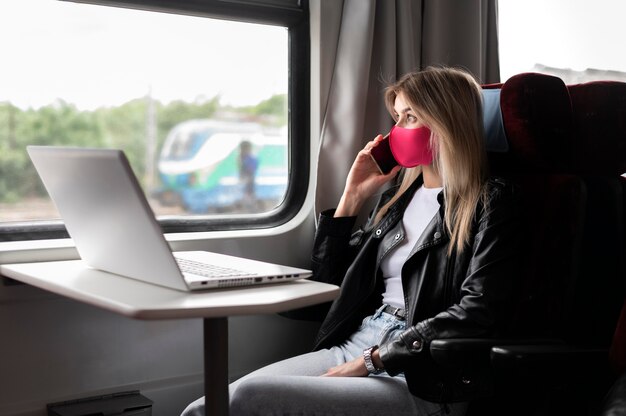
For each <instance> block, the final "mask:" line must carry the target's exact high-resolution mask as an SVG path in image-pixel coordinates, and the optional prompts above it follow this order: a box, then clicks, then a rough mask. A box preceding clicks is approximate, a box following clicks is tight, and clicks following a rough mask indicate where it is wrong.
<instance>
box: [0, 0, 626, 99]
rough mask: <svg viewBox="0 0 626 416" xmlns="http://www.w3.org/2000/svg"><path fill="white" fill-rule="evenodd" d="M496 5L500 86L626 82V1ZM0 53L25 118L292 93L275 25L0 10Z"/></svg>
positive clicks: (2, 90) (8, 95) (55, 9)
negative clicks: (617, 75) (582, 78)
mask: <svg viewBox="0 0 626 416" xmlns="http://www.w3.org/2000/svg"><path fill="white" fill-rule="evenodd" d="M498 7H499V32H500V33H499V36H500V58H501V74H502V81H505V80H506V79H507V78H508V77H510V76H511V75H514V74H516V73H519V72H524V71H528V70H530V69H532V67H533V66H534V65H535V64H537V63H540V64H543V65H547V66H552V67H557V68H571V69H574V70H584V69H586V68H595V69H613V70H618V71H624V72H626V53H624V52H623V50H624V49H626V48H625V47H624V45H623V44H624V41H625V40H626V25H625V24H624V23H623V20H624V16H626V1H624V0H593V1H591V0H499V5H498ZM0 45H1V49H0V50H1V51H2V52H1V53H2V55H1V56H2V58H1V59H2V65H0V102H6V101H10V102H12V103H13V104H15V105H17V106H19V107H21V108H28V107H33V108H38V107H41V106H43V105H48V104H50V103H53V102H54V101H55V100H56V99H58V98H62V99H63V100H64V101H66V102H70V103H72V104H74V105H76V106H77V107H78V108H80V109H94V108H97V107H99V106H103V105H105V106H113V105H119V104H122V103H124V102H127V101H129V100H131V99H134V98H138V97H144V96H146V95H147V94H148V93H150V94H152V96H153V97H154V98H156V99H159V100H161V101H163V102H169V101H172V100H177V99H182V100H185V101H194V100H196V99H200V100H201V99H202V98H203V97H204V98H207V99H208V98H212V97H214V96H216V95H220V97H221V102H222V103H223V104H232V105H236V106H240V105H251V104H256V103H258V102H259V101H261V100H263V99H266V98H269V97H270V96H272V95H274V94H282V93H286V92H287V31H286V29H285V28H281V27H271V26H260V25H252V24H244V23H235V22H226V21H219V20H213V19H206V18H198V17H190V16H179V15H172V14H164V13H151V12H141V11H135V10H127V9H120V8H114V7H104V6H93V5H85V4H77V3H72V2H61V1H56V0H1V1H0ZM111 45H114V46H111ZM274 46H276V47H274Z"/></svg>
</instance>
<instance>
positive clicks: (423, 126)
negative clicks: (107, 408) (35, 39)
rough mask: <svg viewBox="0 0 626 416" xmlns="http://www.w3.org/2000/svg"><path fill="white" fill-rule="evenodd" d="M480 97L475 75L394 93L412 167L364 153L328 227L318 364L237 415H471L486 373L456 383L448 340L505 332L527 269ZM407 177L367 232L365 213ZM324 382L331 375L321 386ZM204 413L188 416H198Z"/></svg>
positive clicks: (272, 374) (296, 364) (241, 397)
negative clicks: (442, 356)
mask: <svg viewBox="0 0 626 416" xmlns="http://www.w3.org/2000/svg"><path fill="white" fill-rule="evenodd" d="M481 97H482V95H481V92H480V87H479V85H478V84H477V83H476V81H475V80H474V79H473V78H472V77H471V76H470V75H469V74H467V73H466V72H463V71H461V70H457V69H451V68H428V69H426V70H424V71H420V72H413V73H409V74H407V75H405V76H404V77H402V78H401V79H400V80H399V81H398V82H396V83H395V84H393V85H391V86H390V87H388V89H387V90H386V93H385V100H386V104H387V108H388V109H389V111H390V113H391V114H392V116H393V118H394V120H395V121H396V124H395V126H394V128H393V129H392V131H391V134H390V137H389V140H390V142H389V144H390V145H391V149H392V151H393V156H394V158H395V159H396V160H397V161H398V163H400V164H401V165H403V167H402V168H401V167H400V166H397V167H395V168H393V169H392V170H391V172H390V173H388V174H382V173H381V172H380V171H379V170H378V168H377V165H376V163H375V162H374V161H373V159H372V157H371V152H372V149H373V148H375V147H377V146H380V145H381V142H382V140H384V139H383V137H382V136H381V135H379V136H377V137H376V138H375V139H374V140H373V141H371V142H369V143H368V144H367V145H366V146H365V148H364V149H363V150H361V151H360V152H359V154H358V155H357V157H356V159H355V161H354V163H353V165H352V168H351V170H350V173H349V175H348V178H347V180H346V185H345V189H344V192H343V195H342V197H341V200H340V202H339V205H338V206H337V208H336V209H335V210H330V211H326V212H323V213H322V214H321V215H320V219H319V226H318V230H317V233H316V237H315V245H314V251H313V271H314V279H315V280H319V281H323V282H328V283H333V284H337V285H341V287H342V290H341V294H340V296H339V298H337V299H336V300H335V301H334V302H333V304H332V305H331V307H330V310H329V311H328V314H327V315H326V318H325V320H324V322H323V323H322V326H321V328H320V331H319V334H318V337H317V340H316V346H315V352H312V353H309V354H304V355H302V356H298V357H294V358H291V359H288V360H285V361H281V362H279V363H276V364H272V365H270V366H268V367H265V368H263V369H260V370H258V371H256V372H253V373H252V374H249V375H247V376H245V377H243V378H242V379H240V380H238V381H237V382H235V383H233V384H231V386H230V395H231V396H230V397H231V402H230V403H231V414H233V415H240V414H241V415H244V414H245V415H247V414H259V415H262V414H272V415H274V414H276V415H283V414H301V415H306V414H315V415H318V414H346V415H378V414H394V415H404V414H406V415H433V414H463V413H465V409H466V403H467V401H469V400H470V399H472V398H473V397H476V395H478V394H481V393H484V392H485V388H486V386H485V385H483V383H485V380H486V379H487V378H486V377H485V374H484V372H483V371H481V370H482V369H480V368H477V369H476V371H474V372H472V373H471V374H456V373H451V374H449V373H447V372H446V371H444V370H443V369H441V368H438V367H437V366H436V364H435V363H434V361H433V360H432V358H431V356H430V352H429V351H430V350H429V344H430V341H431V340H433V339H438V338H467V337H479V336H480V337H484V336H491V335H494V334H497V333H498V331H499V329H500V328H501V327H502V325H503V323H505V322H506V318H507V310H506V305H507V302H508V300H509V296H510V293H511V287H512V284H513V279H514V278H513V275H514V273H515V270H517V269H518V267H517V265H516V252H517V248H516V244H515V241H516V227H517V219H516V217H517V215H516V212H515V208H516V205H517V204H516V195H515V192H514V190H513V189H512V187H511V186H510V185H508V184H507V183H506V182H504V181H502V180H497V179H489V178H488V176H487V160H486V152H485V148H484V140H483V135H482V128H483V127H482V103H481ZM399 172H400V175H399V176H400V177H401V179H400V181H399V185H397V186H393V187H391V188H390V189H389V190H387V191H386V192H384V193H383V194H382V196H381V197H380V201H379V204H378V206H377V208H376V209H375V210H374V215H372V216H371V217H370V219H369V220H368V223H367V224H366V225H365V226H364V227H363V229H360V230H358V231H357V232H355V233H352V228H353V226H354V225H355V222H356V216H357V214H358V213H359V211H360V209H361V207H362V206H363V204H364V203H365V202H366V201H367V200H368V199H369V198H370V197H372V196H373V195H375V194H376V193H378V192H379V191H380V190H381V189H382V187H383V186H384V185H386V184H387V183H389V182H390V181H392V180H393V179H394V178H395V177H396V174H398V173H399ZM317 376H321V377H317ZM202 410H203V408H202V401H201V400H200V401H198V402H196V403H194V404H192V405H191V406H190V407H189V408H188V409H187V410H186V412H187V413H184V414H185V415H192V414H199V413H194V411H202Z"/></svg>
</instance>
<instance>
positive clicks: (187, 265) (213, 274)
mask: <svg viewBox="0 0 626 416" xmlns="http://www.w3.org/2000/svg"><path fill="white" fill-rule="evenodd" d="M176 262H177V263H178V267H180V270H181V271H182V272H183V273H191V274H195V275H198V276H203V277H207V278H217V277H236V276H250V275H254V274H255V273H250V272H247V271H243V270H237V269H231V268H228V267H222V266H216V265H214V264H207V263H202V262H199V261H194V260H189V259H179V258H177V259H176Z"/></svg>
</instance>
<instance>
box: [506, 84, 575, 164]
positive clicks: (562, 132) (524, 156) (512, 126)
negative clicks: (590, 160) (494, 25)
mask: <svg viewBox="0 0 626 416" xmlns="http://www.w3.org/2000/svg"><path fill="white" fill-rule="evenodd" d="M500 105H501V108H502V118H503V121H504V129H505V131H506V136H507V139H508V142H509V152H508V154H507V155H506V162H505V163H504V164H503V163H499V164H498V170H505V171H507V172H533V173H541V172H553V173H556V172H569V171H570V170H571V163H572V146H571V143H570V142H569V141H570V137H571V131H572V108H571V103H570V97H569V92H568V90H567V87H566V86H565V84H564V83H563V80H561V79H560V78H557V77H554V76H551V75H545V74H538V73H523V74H519V75H515V76H513V77H511V78H510V79H509V80H508V81H506V82H505V83H504V84H503V85H502V93H501V97H500Z"/></svg>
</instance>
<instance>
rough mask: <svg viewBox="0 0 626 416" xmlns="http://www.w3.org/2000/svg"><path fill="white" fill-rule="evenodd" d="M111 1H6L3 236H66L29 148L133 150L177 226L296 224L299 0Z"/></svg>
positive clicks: (163, 214) (300, 123)
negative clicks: (293, 214) (110, 3)
mask: <svg viewBox="0 0 626 416" xmlns="http://www.w3.org/2000/svg"><path fill="white" fill-rule="evenodd" d="M107 2H108V1H107V0H102V1H99V3H102V4H99V5H94V4H81V3H75V2H60V1H55V0H23V1H16V2H1V3H0V37H1V38H2V39H5V40H6V42H3V51H2V52H3V64H2V66H1V67H0V120H2V121H0V239H1V240H9V239H11V240H12V239H33V238H49V237H63V236H65V235H66V234H65V231H64V228H63V226H62V223H61V222H60V221H59V219H58V218H59V216H58V213H57V212H56V209H55V207H54V205H53V203H52V202H51V201H50V199H49V198H48V196H47V193H46V191H45V189H44V188H43V186H42V185H41V182H40V180H39V178H38V176H37V174H36V172H35V170H34V168H33V166H32V164H31V163H30V160H29V158H28V156H27V153H26V150H25V147H26V145H29V144H37V145H64V146H81V147H114V148H121V149H123V150H124V151H125V153H126V155H127V157H128V159H129V161H130V162H131V165H132V167H133V170H134V171H135V173H136V175H137V177H138V179H139V181H140V182H141V184H142V186H143V188H144V191H145V194H146V196H147V197H148V200H149V203H150V205H151V207H152V208H153V211H154V213H155V215H156V216H157V218H159V220H160V222H161V224H162V226H163V228H164V230H165V231H166V232H175V231H196V230H197V231H200V230H212V229H229V228H230V229H232V228H247V227H253V228H254V227H268V226H272V225H274V224H276V223H279V222H281V221H286V220H287V219H288V218H289V216H290V215H291V214H290V212H292V211H293V210H294V208H293V207H294V206H297V205H298V202H299V201H302V200H303V196H302V195H301V193H302V192H301V191H298V189H302V188H306V186H295V185H297V184H298V183H299V184H302V183H304V184H305V185H306V183H307V182H308V181H305V180H306V178H305V175H308V167H307V166H301V167H300V166H296V164H297V162H298V160H299V159H298V158H300V159H302V158H303V157H304V159H303V160H308V159H306V156H308V153H307V145H306V142H307V140H300V139H301V138H304V139H306V137H307V136H306V134H307V133H305V132H306V127H305V126H306V124H307V122H306V120H307V118H306V117H308V116H304V117H303V114H307V113H308V112H307V111H305V107H306V105H305V103H306V101H305V98H304V94H302V93H300V92H299V91H298V87H293V86H294V85H304V84H306V83H307V82H308V80H305V79H303V78H302V77H303V75H299V74H300V73H302V74H305V73H308V72H306V71H304V72H303V71H298V72H296V71H295V68H293V65H294V62H299V63H300V62H302V61H303V58H302V57H304V56H307V50H308V49H307V48H308V40H306V41H304V39H308V38H307V36H308V28H307V31H306V36H303V35H302V33H304V32H303V31H302V29H301V28H300V26H303V27H304V26H305V25H303V24H302V22H303V21H306V16H305V13H306V10H303V7H302V5H301V4H300V3H301V2H298V1H295V0H271V1H270V0H256V1H255V0H252V1H245V2H239V1H233V2H229V3H230V4H229V5H226V6H224V5H223V4H222V5H218V6H215V4H216V3H220V2H214V3H213V5H212V4H211V2H204V3H205V4H201V5H198V2H196V1H181V0H177V1H167V0H166V1H159V2H154V1H149V0H121V1H116V2H114V3H115V4H116V5H119V4H123V3H127V4H128V6H129V8H121V7H110V6H107V5H106V3H107ZM90 3H93V1H90ZM152 3H155V4H156V3H158V10H156V9H155V7H156V6H155V7H152ZM222 3H223V2H222ZM239 3H241V4H239ZM279 3H280V4H279ZM164 12H167V13H164ZM260 12H262V13H260ZM294 50H297V52H296V54H297V55H298V56H297V57H296V58H294V56H293V55H294ZM304 64H305V65H307V63H306V62H304ZM294 74H295V75H294ZM297 77H300V78H299V79H297ZM294 78H296V79H294ZM296 109H297V111H296ZM294 114H297V115H299V117H297V118H294ZM294 132H296V133H299V134H298V137H299V140H298V143H295V141H294V140H292V137H293V136H294ZM298 146H301V148H298ZM303 154H304V156H303Z"/></svg>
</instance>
